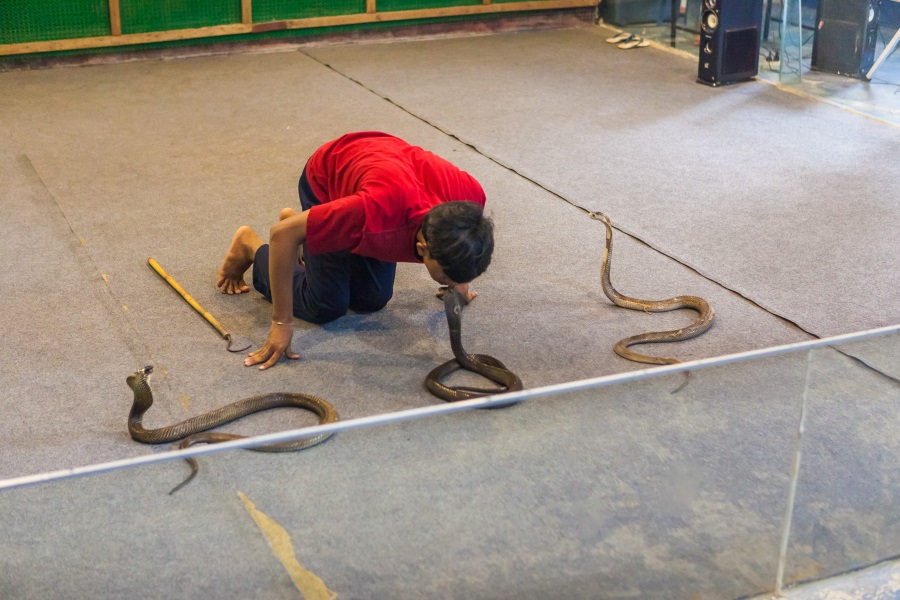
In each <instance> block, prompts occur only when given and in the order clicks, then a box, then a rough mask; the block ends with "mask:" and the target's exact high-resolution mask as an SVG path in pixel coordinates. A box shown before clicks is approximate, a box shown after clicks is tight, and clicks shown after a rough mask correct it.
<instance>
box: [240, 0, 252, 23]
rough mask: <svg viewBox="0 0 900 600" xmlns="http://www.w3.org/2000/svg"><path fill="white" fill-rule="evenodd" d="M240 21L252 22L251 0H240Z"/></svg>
mask: <svg viewBox="0 0 900 600" xmlns="http://www.w3.org/2000/svg"><path fill="white" fill-rule="evenodd" d="M241 23H243V24H244V25H249V24H251V23H253V0H241Z"/></svg>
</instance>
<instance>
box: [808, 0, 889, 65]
mask: <svg viewBox="0 0 900 600" xmlns="http://www.w3.org/2000/svg"><path fill="white" fill-rule="evenodd" d="M880 14H881V0H819V5H818V7H817V8H816V33H815V36H814V37H813V51H812V68H813V69H815V70H817V71H825V72H828V73H837V74H839V75H848V76H850V77H858V78H860V79H863V78H865V75H866V73H867V72H868V71H869V69H871V68H872V63H874V62H875V44H876V42H877V41H878V18H879V16H880Z"/></svg>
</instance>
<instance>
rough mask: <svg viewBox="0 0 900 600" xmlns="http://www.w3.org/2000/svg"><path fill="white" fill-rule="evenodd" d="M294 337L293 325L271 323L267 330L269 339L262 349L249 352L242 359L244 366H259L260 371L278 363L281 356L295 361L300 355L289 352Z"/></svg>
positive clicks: (290, 323) (289, 323)
mask: <svg viewBox="0 0 900 600" xmlns="http://www.w3.org/2000/svg"><path fill="white" fill-rule="evenodd" d="M293 337H294V324H293V323H292V322H288V323H281V324H280V325H279V324H278V323H276V322H272V328H271V329H269V338H268V339H267V340H266V343H265V344H263V347H262V348H260V349H259V350H256V351H254V352H251V353H250V354H249V355H248V357H247V358H245V359H244V366H247V367H249V366H250V365H259V363H263V364H261V365H259V368H260V370H264V369H268V368H269V367H271V366H274V365H275V363H277V362H278V359H279V358H281V356H282V355H284V356H286V357H288V358H289V359H291V360H297V359H299V358H300V355H299V354H297V353H296V352H294V351H293V350H291V338H293Z"/></svg>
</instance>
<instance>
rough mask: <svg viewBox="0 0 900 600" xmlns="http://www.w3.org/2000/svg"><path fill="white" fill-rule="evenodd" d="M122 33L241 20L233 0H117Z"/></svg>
mask: <svg viewBox="0 0 900 600" xmlns="http://www.w3.org/2000/svg"><path fill="white" fill-rule="evenodd" d="M119 6H120V10H121V13H122V33H146V32H148V31H169V30H172V29H193V28H195V27H211V26H213V25H227V24H230V23H240V22H241V3H240V2H239V1H235V0H226V1H224V2H223V1H222V0H140V1H137V0H121V1H120V4H119Z"/></svg>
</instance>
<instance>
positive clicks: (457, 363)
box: [425, 288, 523, 408]
mask: <svg viewBox="0 0 900 600" xmlns="http://www.w3.org/2000/svg"><path fill="white" fill-rule="evenodd" d="M462 306H463V301H462V296H461V295H460V294H459V292H457V291H456V290H454V289H452V288H447V289H445V290H444V312H445V313H446V315H447V326H448V328H449V329H450V348H451V349H452V350H453V356H454V358H453V359H451V360H448V361H447V362H445V363H444V364H442V365H439V366H437V367H435V368H434V369H432V370H431V372H430V373H428V376H426V377H425V388H426V389H427V390H428V391H429V392H431V393H432V394H434V395H435V396H437V397H438V398H441V399H442V400H446V401H448V402H455V401H457V400H467V399H469V398H479V397H482V396H491V395H493V394H502V393H504V392H515V391H518V390H521V389H522V387H523V386H522V380H521V379H519V377H518V375H516V374H515V373H513V372H512V371H510V370H509V369H507V368H506V365H504V364H503V363H502V362H500V361H499V360H497V359H496V358H494V357H493V356H488V355H486V354H467V353H466V351H465V349H463V345H462ZM460 369H465V370H467V371H472V372H473V373H477V374H479V375H481V376H482V377H485V378H487V379H490V380H491V381H493V382H494V383H498V384H500V386H502V387H499V388H493V389H490V388H477V387H467V386H455V387H454V386H448V385H445V384H443V383H441V380H442V379H443V378H444V377H447V376H448V375H450V374H451V373H454V372H456V371H458V370H460ZM513 404H515V402H513V403H510V404H502V405H500V406H496V407H492V408H504V407H507V406H512V405H513Z"/></svg>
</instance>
